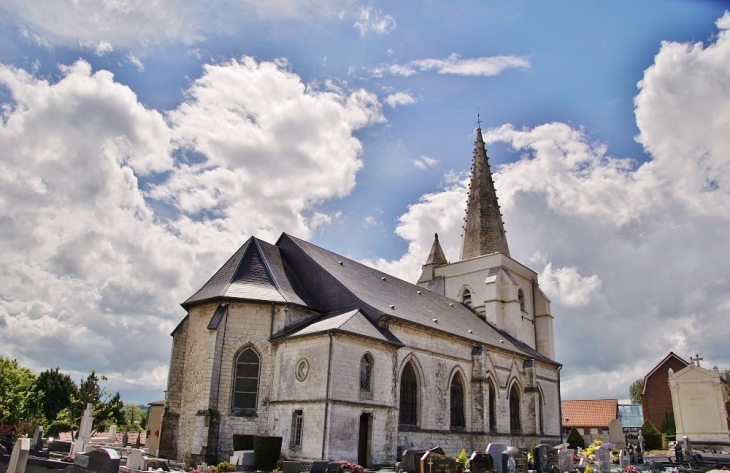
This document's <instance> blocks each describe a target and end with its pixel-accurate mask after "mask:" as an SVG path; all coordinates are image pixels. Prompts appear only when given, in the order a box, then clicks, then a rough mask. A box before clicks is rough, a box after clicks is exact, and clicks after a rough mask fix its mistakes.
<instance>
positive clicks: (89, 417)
mask: <svg viewBox="0 0 730 473" xmlns="http://www.w3.org/2000/svg"><path fill="white" fill-rule="evenodd" d="M93 421H94V416H93V414H92V406H91V403H88V404H86V410H85V411H84V416H83V417H82V418H81V424H80V425H79V431H78V432H77V436H76V441H75V442H74V443H73V445H72V446H71V456H74V454H76V453H80V452H83V451H84V446H85V445H86V444H87V443H89V440H90V439H91V425H92V423H93Z"/></svg>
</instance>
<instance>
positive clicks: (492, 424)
mask: <svg viewBox="0 0 730 473" xmlns="http://www.w3.org/2000/svg"><path fill="white" fill-rule="evenodd" d="M488 383H489V431H490V432H496V431H497V392H496V391H495V389H494V384H492V381H491V380H490V381H488Z"/></svg>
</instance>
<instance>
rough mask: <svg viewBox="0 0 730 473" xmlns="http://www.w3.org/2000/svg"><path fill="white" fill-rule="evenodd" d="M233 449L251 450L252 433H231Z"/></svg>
mask: <svg viewBox="0 0 730 473" xmlns="http://www.w3.org/2000/svg"><path fill="white" fill-rule="evenodd" d="M233 450H253V435H242V434H234V435H233Z"/></svg>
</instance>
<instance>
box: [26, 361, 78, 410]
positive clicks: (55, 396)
mask: <svg viewBox="0 0 730 473" xmlns="http://www.w3.org/2000/svg"><path fill="white" fill-rule="evenodd" d="M34 390H35V392H36V393H37V395H38V397H39V398H40V402H41V409H42V411H43V415H45V416H46V419H47V420H48V422H53V421H54V420H55V419H56V417H57V416H58V413H59V412H61V410H62V409H64V408H68V407H70V406H71V398H72V396H74V395H75V396H78V391H79V388H77V387H76V384H75V383H74V382H73V380H72V379H71V377H70V376H69V375H67V374H63V373H61V372H60V371H59V368H51V369H49V370H46V371H44V372H42V373H41V374H40V375H38V379H36V382H35V387H34Z"/></svg>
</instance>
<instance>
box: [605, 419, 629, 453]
mask: <svg viewBox="0 0 730 473" xmlns="http://www.w3.org/2000/svg"><path fill="white" fill-rule="evenodd" d="M608 441H609V442H611V443H612V444H614V445H616V448H624V447H625V446H626V441H625V439H624V426H623V425H622V424H621V421H620V420H618V419H613V420H612V421H611V422H609V423H608Z"/></svg>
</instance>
